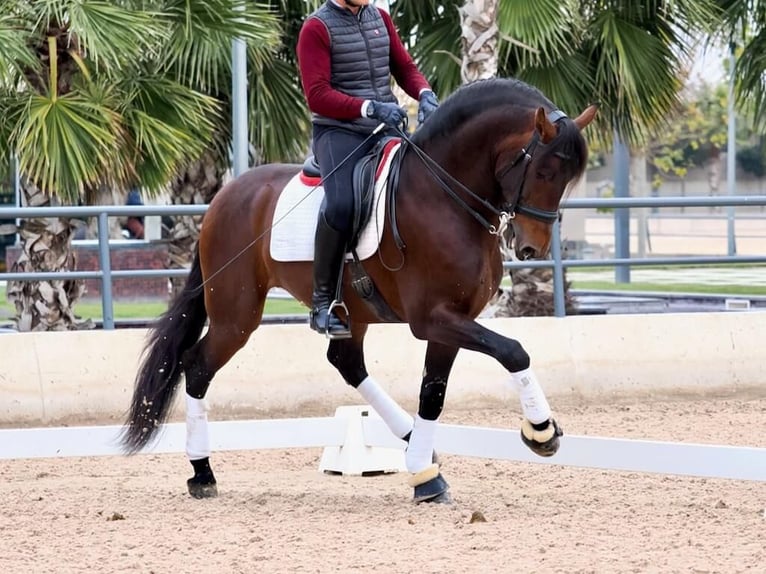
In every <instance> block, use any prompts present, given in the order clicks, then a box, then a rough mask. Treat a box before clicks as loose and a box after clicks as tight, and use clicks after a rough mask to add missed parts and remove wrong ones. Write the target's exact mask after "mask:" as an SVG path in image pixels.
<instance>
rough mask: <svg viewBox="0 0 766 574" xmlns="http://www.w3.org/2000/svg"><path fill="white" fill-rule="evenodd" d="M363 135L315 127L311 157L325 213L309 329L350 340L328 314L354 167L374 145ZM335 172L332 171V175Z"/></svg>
mask: <svg viewBox="0 0 766 574" xmlns="http://www.w3.org/2000/svg"><path fill="white" fill-rule="evenodd" d="M366 137H367V136H366V135H365V134H359V133H356V132H351V131H348V130H344V129H341V128H337V127H329V126H314V141H313V147H314V154H315V156H316V158H317V161H318V162H319V169H320V171H321V173H322V177H323V178H324V183H323V185H324V192H325V200H326V204H325V210H324V214H322V215H320V217H319V221H318V222H317V231H316V236H315V244H314V290H313V294H312V297H311V316H310V325H311V328H312V329H314V330H315V331H318V332H320V333H326V334H327V335H328V336H330V337H331V338H345V337H349V336H351V333H350V331H349V329H348V327H347V326H346V325H345V324H343V322H342V321H341V320H340V319H339V318H338V317H337V315H335V313H332V312H330V305H331V304H332V302H333V300H334V299H335V293H336V288H337V281H338V278H339V277H340V276H342V275H341V267H342V264H343V257H344V256H345V253H346V244H347V241H348V238H349V237H348V236H349V234H350V232H351V222H352V218H353V211H354V205H353V202H354V196H353V191H352V178H353V170H354V164H355V163H356V161H357V160H358V159H359V158H360V157H362V156H363V155H364V154H365V153H366V152H367V151H368V150H369V149H370V148H371V147H372V146H373V145H374V143H375V142H374V141H373V139H371V140H370V141H369V142H367V144H365V145H364V146H362V147H361V148H360V149H359V150H357V151H356V152H354V150H355V149H356V148H357V147H358V146H359V145H360V144H361V143H362V142H364V140H365V139H366ZM333 170H334V171H333Z"/></svg>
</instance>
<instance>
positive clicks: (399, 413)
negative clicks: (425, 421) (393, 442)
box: [357, 376, 412, 438]
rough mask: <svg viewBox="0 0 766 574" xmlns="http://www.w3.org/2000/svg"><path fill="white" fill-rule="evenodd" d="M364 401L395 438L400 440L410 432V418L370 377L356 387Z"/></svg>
mask: <svg viewBox="0 0 766 574" xmlns="http://www.w3.org/2000/svg"><path fill="white" fill-rule="evenodd" d="M357 390H358V391H359V393H360V394H361V395H362V397H364V400H365V401H367V403H368V404H369V405H370V406H371V407H372V408H373V409H375V412H376V413H378V414H379V415H380V418H382V419H383V421H384V422H385V423H386V424H387V425H388V428H390V429H391V432H392V433H394V435H395V436H398V437H399V438H402V437H403V436H404V435H406V434H407V433H408V432H410V431H411V430H412V417H411V416H410V415H409V414H408V413H407V411H405V410H404V409H403V408H402V407H400V406H399V404H398V403H397V402H396V401H395V400H394V399H392V398H391V397H390V396H389V394H388V393H387V392H386V391H385V390H383V388H382V387H381V386H380V385H379V384H378V383H377V381H376V380H375V379H373V378H372V377H369V376H368V377H367V378H366V379H365V380H363V381H362V382H361V383H360V384H359V386H358V387H357Z"/></svg>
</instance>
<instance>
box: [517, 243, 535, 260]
mask: <svg viewBox="0 0 766 574" xmlns="http://www.w3.org/2000/svg"><path fill="white" fill-rule="evenodd" d="M519 256H520V259H522V260H523V261H526V260H527V259H534V257H535V249H534V247H529V246H526V247H522V248H521V252H520V253H519Z"/></svg>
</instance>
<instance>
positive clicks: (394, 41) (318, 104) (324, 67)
mask: <svg viewBox="0 0 766 574" xmlns="http://www.w3.org/2000/svg"><path fill="white" fill-rule="evenodd" d="M380 14H381V17H382V18H383V21H384V22H385V25H386V29H387V30H388V36H389V38H390V53H389V68H390V70H391V75H392V76H393V77H394V79H395V80H396V83H397V84H399V86H401V88H402V89H403V90H404V91H405V92H406V93H407V95H409V96H411V97H413V98H415V99H418V97H419V95H420V92H422V91H423V90H430V89H431V86H430V85H429V83H428V81H427V80H426V79H425V77H424V76H423V74H421V73H420V71H419V70H418V68H417V66H416V65H415V62H413V60H412V57H411V56H410V55H409V53H408V52H407V50H406V48H405V47H404V44H402V41H401V39H400V38H399V34H398V33H397V31H396V29H395V28H394V22H393V20H391V16H390V14H388V13H387V12H386V11H385V10H380ZM297 53H298V66H299V68H300V74H301V82H302V83H303V93H304V94H305V96H306V101H307V102H308V106H309V109H310V110H311V111H312V112H314V113H315V114H319V115H322V116H326V117H328V118H333V119H336V120H353V119H355V118H358V117H360V116H361V115H362V104H363V103H364V101H365V100H363V99H361V98H355V97H352V96H349V95H347V94H344V93H343V92H339V91H338V90H335V89H334V88H333V87H332V85H331V83H330V76H331V61H330V56H331V49H330V35H329V33H328V32H327V28H325V26H324V24H323V23H322V21H321V20H319V19H318V18H309V19H308V20H306V22H305V23H304V25H303V27H302V28H301V32H300V35H299V36H298V46H297Z"/></svg>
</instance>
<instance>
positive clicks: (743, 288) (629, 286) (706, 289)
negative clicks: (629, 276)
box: [572, 281, 766, 295]
mask: <svg viewBox="0 0 766 574" xmlns="http://www.w3.org/2000/svg"><path fill="white" fill-rule="evenodd" d="M572 289H579V290H586V291H591V290H592V291H628V292H642V291H647V292H649V291H653V292H656V293H700V294H706V293H707V294H716V295H766V287H764V286H761V285H707V284H706V285H700V284H698V283H637V282H630V283H613V282H611V281H572Z"/></svg>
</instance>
